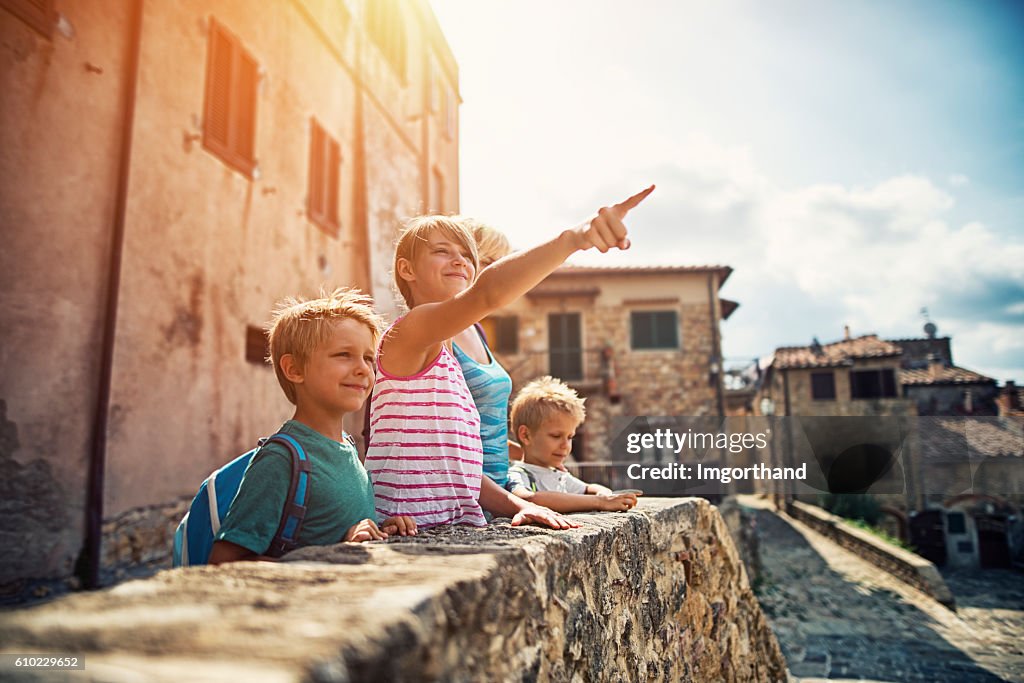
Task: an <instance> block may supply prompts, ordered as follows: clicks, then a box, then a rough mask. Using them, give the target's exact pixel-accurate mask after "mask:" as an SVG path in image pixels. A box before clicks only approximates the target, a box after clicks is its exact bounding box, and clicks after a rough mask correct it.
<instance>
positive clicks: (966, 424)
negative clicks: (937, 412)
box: [918, 417, 1024, 462]
mask: <svg viewBox="0 0 1024 683" xmlns="http://www.w3.org/2000/svg"><path fill="white" fill-rule="evenodd" d="M918 435H919V437H920V445H921V453H922V455H923V457H924V459H925V460H931V461H939V462H942V461H949V462H964V461H966V460H968V459H970V460H977V459H979V458H1022V457H1024V420H1021V419H1020V418H1009V419H1007V418H994V417H993V418H955V417H939V418H922V419H921V420H920V421H919V423H918Z"/></svg>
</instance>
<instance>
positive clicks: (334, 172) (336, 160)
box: [327, 138, 341, 233]
mask: <svg viewBox="0 0 1024 683" xmlns="http://www.w3.org/2000/svg"><path fill="white" fill-rule="evenodd" d="M328 142H329V145H330V149H329V152H328V155H327V220H328V221H329V222H330V224H331V227H333V228H334V230H335V233H337V231H338V228H339V227H340V225H341V218H340V216H339V215H338V184H339V183H340V181H341V146H340V145H339V144H338V143H337V142H336V141H335V140H333V139H331V138H328Z"/></svg>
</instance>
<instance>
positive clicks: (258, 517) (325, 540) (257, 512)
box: [216, 420, 377, 554]
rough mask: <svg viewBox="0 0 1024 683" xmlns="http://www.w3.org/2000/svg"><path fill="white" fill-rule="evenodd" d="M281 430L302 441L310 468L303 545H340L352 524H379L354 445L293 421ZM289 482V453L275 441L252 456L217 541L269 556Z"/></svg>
mask: <svg viewBox="0 0 1024 683" xmlns="http://www.w3.org/2000/svg"><path fill="white" fill-rule="evenodd" d="M281 432H283V433H285V434H288V435H289V436H292V437H293V438H294V439H295V440H296V441H298V442H299V444H300V445H301V446H302V448H303V450H305V451H306V455H308V456H309V462H310V465H312V471H311V472H310V479H309V502H308V504H307V510H306V519H305V521H304V522H303V524H302V531H301V532H300V534H299V538H298V543H299V545H300V546H304V545H330V544H332V543H340V542H341V541H342V540H344V538H345V533H346V532H347V531H348V529H349V527H351V526H352V525H353V524H355V523H357V522H360V521H362V520H364V519H373V520H376V517H377V516H376V514H375V512H374V505H373V485H372V484H371V483H370V477H369V475H367V473H366V470H365V469H363V464H362V463H361V462H359V457H358V455H357V454H356V449H355V447H354V446H353V445H352V444H350V443H348V442H344V443H342V442H338V441H335V440H334V439H328V438H327V437H326V436H324V435H323V434H321V433H320V432H318V431H316V430H315V429H313V428H311V427H308V426H306V425H304V424H302V423H301V422H296V421H295V420H288V422H285V423H284V426H282V427H281ZM291 478H292V456H291V453H289V452H288V449H287V448H286V447H285V446H283V445H282V444H279V443H274V442H273V441H271V442H270V443H268V444H267V445H266V446H264V447H263V448H262V449H261V450H260V452H259V453H257V454H256V455H255V456H253V458H252V461H251V462H250V463H249V467H248V469H246V470H245V477H244V478H243V479H242V483H241V485H240V486H239V487H238V493H237V494H235V499H234V500H233V501H232V502H231V507H230V508H229V509H228V513H227V514H226V515H225V516H224V521H223V523H222V524H221V526H220V531H219V532H217V536H216V540H218V541H230V542H231V543H235V544H237V545H240V546H242V547H243V548H246V549H248V550H251V551H252V552H254V553H259V554H263V553H265V552H266V551H267V550H268V549H269V548H270V542H271V541H273V540H274V534H275V533H277V527H278V525H279V524H280V523H281V515H282V513H283V512H284V502H285V499H286V498H288V485H289V483H290V482H291Z"/></svg>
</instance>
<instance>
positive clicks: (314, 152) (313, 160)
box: [308, 121, 324, 220]
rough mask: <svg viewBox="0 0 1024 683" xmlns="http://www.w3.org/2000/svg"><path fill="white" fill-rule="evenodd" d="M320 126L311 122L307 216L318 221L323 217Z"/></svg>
mask: <svg viewBox="0 0 1024 683" xmlns="http://www.w3.org/2000/svg"><path fill="white" fill-rule="evenodd" d="M323 136H324V134H323V131H322V130H321V128H320V124H318V123H317V122H316V121H313V122H312V136H311V138H310V141H309V207H308V211H309V216H310V218H312V219H313V220H320V218H321V216H323V169H324V159H323V156H324V142H323Z"/></svg>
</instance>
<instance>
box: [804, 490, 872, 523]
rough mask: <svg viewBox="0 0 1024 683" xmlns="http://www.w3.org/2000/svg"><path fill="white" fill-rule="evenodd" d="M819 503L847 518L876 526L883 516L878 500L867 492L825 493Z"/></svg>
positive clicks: (835, 513)
mask: <svg viewBox="0 0 1024 683" xmlns="http://www.w3.org/2000/svg"><path fill="white" fill-rule="evenodd" d="M818 504H819V505H820V506H821V507H823V508H825V509H826V510H828V511H829V512H831V513H832V514H833V515H839V516H840V517H845V518H846V519H859V520H863V521H864V522H867V523H868V524H870V525H872V526H874V525H875V524H877V523H878V520H879V518H881V516H882V512H881V510H880V506H879V504H878V501H877V500H875V499H874V497H873V496H870V495H868V494H866V493H825V494H822V495H821V496H820V499H819V502H818Z"/></svg>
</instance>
